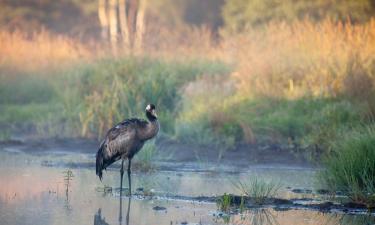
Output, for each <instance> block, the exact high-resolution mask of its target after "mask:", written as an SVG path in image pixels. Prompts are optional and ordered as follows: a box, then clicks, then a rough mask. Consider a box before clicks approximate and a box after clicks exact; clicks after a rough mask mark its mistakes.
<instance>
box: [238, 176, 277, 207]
mask: <svg viewBox="0 0 375 225" xmlns="http://www.w3.org/2000/svg"><path fill="white" fill-rule="evenodd" d="M233 185H234V186H235V187H236V188H237V189H238V190H239V191H240V192H241V194H242V195H244V196H247V197H251V198H252V199H254V201H255V203H257V204H263V203H264V201H265V200H266V199H267V198H272V197H275V196H276V195H277V193H278V191H279V189H280V188H281V185H280V183H277V182H273V181H264V180H261V179H258V178H250V179H248V181H246V182H241V181H237V182H233Z"/></svg>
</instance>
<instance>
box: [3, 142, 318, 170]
mask: <svg viewBox="0 0 375 225" xmlns="http://www.w3.org/2000/svg"><path fill="white" fill-rule="evenodd" d="M98 146H99V141H98V140H92V139H71V138H63V139H61V138H49V139H26V138H19V139H12V140H8V141H2V142H0V149H3V150H4V149H5V150H6V151H9V152H23V153H28V154H45V153H56V152H58V153H83V154H92V155H95V154H96V151H97V148H98ZM156 147H157V153H156V154H157V155H159V156H160V157H156V160H157V161H159V162H164V163H165V164H164V165H163V166H164V167H165V168H166V169H167V168H168V163H171V164H173V163H185V164H186V163H189V162H199V163H201V164H207V163H215V164H218V165H221V164H226V165H235V166H236V167H238V168H241V167H244V166H248V165H264V164H268V165H288V166H294V167H296V166H297V167H298V166H300V167H314V165H313V163H311V162H310V161H309V160H308V159H307V157H306V156H305V155H303V154H301V153H296V152H294V151H292V150H291V149H289V148H287V147H285V146H282V145H277V144H272V143H269V144H267V143H262V144H239V145H238V146H237V147H236V148H235V149H232V150H227V151H225V152H223V154H222V155H220V154H219V150H218V149H216V148H213V147H210V146H198V145H194V144H186V143H179V142H177V141H174V140H171V139H168V138H158V139H157V140H156ZM233 162H235V163H233ZM47 164H48V163H47ZM71 166H73V167H79V166H84V167H85V166H93V165H91V164H85V165H71Z"/></svg>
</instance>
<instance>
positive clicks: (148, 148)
mask: <svg viewBox="0 0 375 225" xmlns="http://www.w3.org/2000/svg"><path fill="white" fill-rule="evenodd" d="M156 153H157V152H156V146H155V142H148V143H146V144H145V145H144V146H143V148H142V149H141V150H140V151H139V152H138V153H137V154H136V155H135V158H134V166H135V167H136V168H137V169H139V170H141V171H144V172H150V171H152V170H154V169H155V163H154V161H155V160H156Z"/></svg>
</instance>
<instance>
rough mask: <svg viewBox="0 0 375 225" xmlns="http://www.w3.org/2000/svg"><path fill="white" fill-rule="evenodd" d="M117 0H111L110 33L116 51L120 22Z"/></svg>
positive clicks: (112, 45) (113, 48)
mask: <svg viewBox="0 0 375 225" xmlns="http://www.w3.org/2000/svg"><path fill="white" fill-rule="evenodd" d="M117 8H118V2H117V0H109V10H108V11H109V35H110V41H111V47H112V50H113V51H114V53H116V52H117V40H118V28H117V26H118V24H117V22H118V21H117V20H118V17H117Z"/></svg>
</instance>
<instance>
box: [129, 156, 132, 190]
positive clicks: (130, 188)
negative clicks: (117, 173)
mask: <svg viewBox="0 0 375 225" xmlns="http://www.w3.org/2000/svg"><path fill="white" fill-rule="evenodd" d="M130 165H131V159H130V158H129V163H128V181H129V196H131V195H132V182H131V177H130V174H131V171H130Z"/></svg>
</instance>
